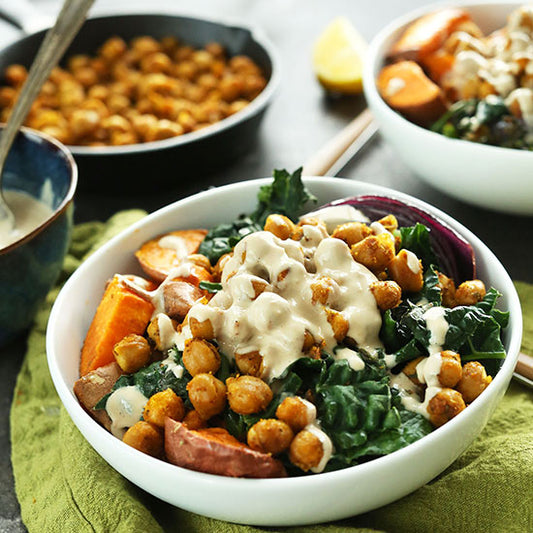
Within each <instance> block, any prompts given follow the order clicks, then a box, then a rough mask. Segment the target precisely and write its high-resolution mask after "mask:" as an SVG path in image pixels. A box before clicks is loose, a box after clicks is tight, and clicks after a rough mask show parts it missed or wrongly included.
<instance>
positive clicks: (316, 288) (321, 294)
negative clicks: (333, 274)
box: [311, 276, 339, 305]
mask: <svg viewBox="0 0 533 533" xmlns="http://www.w3.org/2000/svg"><path fill="white" fill-rule="evenodd" d="M338 289H339V287H338V285H337V283H336V282H335V281H334V280H332V279H331V278H330V277H328V276H323V277H321V278H319V279H317V280H316V281H314V282H313V283H311V293H312V296H311V301H312V302H313V303H314V304H316V303H320V304H322V305H326V304H327V302H328V300H329V299H330V297H331V296H332V295H333V294H335V293H336V292H337V291H338Z"/></svg>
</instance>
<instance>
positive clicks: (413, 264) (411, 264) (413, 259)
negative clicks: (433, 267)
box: [404, 250, 420, 274]
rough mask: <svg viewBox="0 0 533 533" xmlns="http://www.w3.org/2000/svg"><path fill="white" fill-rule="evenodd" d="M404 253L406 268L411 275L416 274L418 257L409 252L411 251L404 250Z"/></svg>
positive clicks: (418, 265)
mask: <svg viewBox="0 0 533 533" xmlns="http://www.w3.org/2000/svg"><path fill="white" fill-rule="evenodd" d="M404 252H405V256H406V257H407V268H408V269H409V270H410V271H411V272H412V273H413V274H418V273H419V272H420V261H419V260H418V257H417V256H416V254H414V253H413V252H411V250H404Z"/></svg>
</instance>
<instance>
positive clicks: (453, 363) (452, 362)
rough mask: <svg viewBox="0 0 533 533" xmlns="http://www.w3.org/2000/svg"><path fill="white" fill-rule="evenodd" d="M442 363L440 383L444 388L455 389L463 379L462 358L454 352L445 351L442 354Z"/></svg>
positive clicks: (439, 376)
mask: <svg viewBox="0 0 533 533" xmlns="http://www.w3.org/2000/svg"><path fill="white" fill-rule="evenodd" d="M440 356H441V359H442V362H441V366H440V372H439V374H438V378H439V382H440V384H441V385H442V386H443V387H449V388H453V387H455V385H457V382H458V381H459V380H460V379H461V376H462V373H463V369H462V368H461V356H460V355H459V354H458V353H457V352H453V351H452V350H444V351H443V352H441V353H440Z"/></svg>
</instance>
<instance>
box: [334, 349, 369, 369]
mask: <svg viewBox="0 0 533 533" xmlns="http://www.w3.org/2000/svg"><path fill="white" fill-rule="evenodd" d="M333 357H334V359H346V361H348V364H349V365H350V368H351V369H352V370H355V371H356V372H357V371H359V370H363V368H365V362H364V361H363V360H362V359H361V357H359V354H358V353H357V352H354V351H353V350H350V348H337V350H335V353H334V354H333Z"/></svg>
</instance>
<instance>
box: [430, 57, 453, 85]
mask: <svg viewBox="0 0 533 533" xmlns="http://www.w3.org/2000/svg"><path fill="white" fill-rule="evenodd" d="M454 61H455V56H454V55H453V54H450V53H448V52H446V51H444V50H437V51H436V52H434V53H433V54H429V55H428V56H427V57H425V58H424V60H423V61H422V66H423V67H424V69H425V70H426V72H427V73H428V74H429V77H430V78H431V79H432V80H433V81H434V82H435V83H440V81H441V80H442V78H443V76H444V74H446V73H447V72H448V71H449V70H450V69H451V68H452V67H453V63H454Z"/></svg>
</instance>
